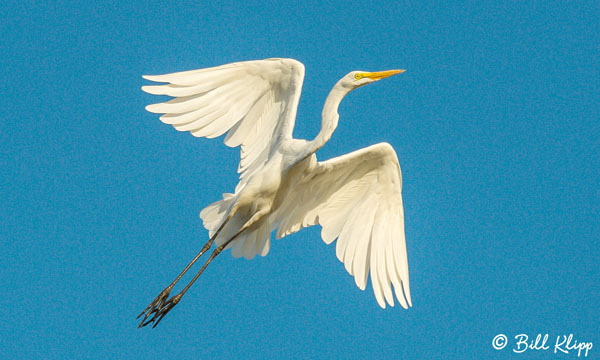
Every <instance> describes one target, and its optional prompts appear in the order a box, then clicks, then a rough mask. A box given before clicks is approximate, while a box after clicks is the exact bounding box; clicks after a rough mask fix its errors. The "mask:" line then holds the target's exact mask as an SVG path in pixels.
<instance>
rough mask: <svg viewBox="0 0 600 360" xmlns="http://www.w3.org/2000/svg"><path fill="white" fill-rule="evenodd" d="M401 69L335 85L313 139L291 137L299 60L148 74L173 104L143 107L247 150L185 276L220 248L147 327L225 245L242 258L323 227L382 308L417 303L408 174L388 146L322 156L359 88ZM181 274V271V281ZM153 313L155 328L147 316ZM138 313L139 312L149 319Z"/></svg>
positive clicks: (162, 303)
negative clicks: (405, 186) (410, 256)
mask: <svg viewBox="0 0 600 360" xmlns="http://www.w3.org/2000/svg"><path fill="white" fill-rule="evenodd" d="M401 72H403V70H390V71H383V72H363V71H353V72H350V73H349V74H347V75H346V76H344V77H343V78H342V79H341V80H340V81H338V83H337V84H336V85H335V86H334V87H333V89H332V90H331V92H330V94H329V96H328V97H327V99H326V101H325V105H324V108H323V114H322V117H323V122H322V128H321V131H320V132H319V134H318V135H317V137H316V138H315V139H314V140H311V141H307V140H299V139H293V138H292V131H293V128H294V121H295V118H296V110H297V107H298V102H299V98H300V92H301V89H302V83H303V79H304V66H303V65H302V64H301V63H300V62H298V61H296V60H292V59H267V60H259V61H247V62H238V63H232V64H227V65H223V66H218V67H214V68H208V69H201V70H193V71H185V72H179V73H173V74H167V75H158V76H144V78H145V79H147V80H151V81H156V82H164V83H168V84H166V85H152V86H144V87H142V89H143V90H144V91H146V92H148V93H150V94H155V95H169V96H172V97H174V99H172V100H170V101H167V102H165V103H159V104H153V105H149V106H147V107H146V109H147V110H148V111H150V112H154V113H161V114H164V115H162V116H161V117H160V119H161V121H163V122H164V123H166V124H170V125H172V126H173V127H174V128H175V129H177V130H179V131H189V132H190V133H191V134H192V135H194V136H197V137H206V138H214V137H218V136H221V135H223V134H227V135H226V137H225V140H224V141H225V144H226V145H228V146H230V147H237V146H240V147H241V153H240V158H241V159H240V164H239V168H238V172H239V173H240V181H239V183H238V185H237V186H236V188H235V191H234V193H226V194H223V199H222V200H220V201H217V202H215V203H214V204H211V205H209V206H207V207H206V208H205V209H204V210H202V212H201V213H200V217H201V218H202V220H203V224H204V226H205V227H206V228H207V229H208V231H209V235H210V237H211V239H210V240H209V242H208V243H207V244H206V246H205V248H203V250H202V251H201V252H200V254H198V256H197V257H196V258H195V259H194V260H193V261H192V263H190V265H188V267H187V268H186V269H185V270H184V272H183V273H185V272H186V271H187V270H188V269H189V267H190V266H191V265H192V264H193V263H194V262H195V261H196V260H197V259H198V258H199V257H200V256H201V255H202V254H203V253H204V252H205V251H206V250H208V248H210V246H212V243H213V241H214V242H215V243H216V245H217V248H216V249H215V251H214V252H213V254H212V255H211V257H210V259H209V260H208V261H207V262H206V264H205V265H204V267H203V268H202V269H201V270H200V272H199V273H198V274H197V275H196V277H195V278H194V279H193V280H192V281H191V282H190V284H188V286H187V287H186V288H185V289H184V290H183V291H182V292H181V293H180V294H178V295H176V296H174V297H173V298H171V299H170V300H168V301H167V298H168V296H169V293H170V291H171V290H172V288H173V286H174V284H175V283H176V282H177V281H178V280H179V278H180V277H181V275H180V276H179V277H178V278H177V279H176V280H175V281H174V282H173V283H172V284H171V285H170V286H169V287H167V289H165V290H164V291H163V292H161V294H160V295H159V296H158V297H157V298H156V300H155V301H154V302H153V303H152V304H150V306H149V307H148V308H146V310H145V311H144V312H143V313H142V314H144V313H146V316H145V318H144V320H143V321H142V323H141V324H140V325H141V326H143V325H146V324H148V323H150V322H153V321H155V325H154V326H156V324H158V322H159V321H160V320H161V319H162V317H164V315H165V314H166V313H167V312H168V311H169V310H170V309H171V308H172V307H173V306H174V305H175V304H177V302H178V301H179V299H180V298H181V296H182V295H183V293H185V291H187V289H188V288H189V286H191V284H192V283H193V282H194V281H195V280H196V278H197V277H198V276H199V275H200V273H201V272H202V271H203V270H204V268H205V267H206V265H208V263H210V261H211V260H212V259H213V258H214V256H216V255H218V254H219V253H220V251H221V250H222V249H223V248H230V249H231V253H232V255H233V256H235V257H241V256H244V257H245V258H247V259H252V258H253V257H254V256H255V255H256V254H260V255H262V256H265V255H266V254H267V253H268V252H269V248H270V234H271V232H273V231H274V230H276V237H277V238H281V237H284V236H286V235H288V234H291V233H294V232H296V231H298V230H300V229H302V228H303V227H307V226H311V225H316V224H319V225H321V226H322V231H321V237H322V238H323V241H325V242H326V243H327V244H330V243H332V242H333V241H334V240H336V239H337V244H336V255H337V258H338V259H339V260H340V261H342V262H343V263H344V265H345V267H346V270H347V271H348V272H349V273H350V274H352V275H353V276H354V278H355V281H356V285H357V286H358V287H359V288H360V289H363V290H364V289H365V287H366V283H367V278H368V276H369V274H370V275H371V283H372V286H373V291H374V293H375V297H376V299H377V303H378V304H379V305H380V306H381V307H383V308H385V306H386V302H387V303H388V304H390V305H392V306H393V305H394V295H393V293H392V288H393V290H394V292H395V295H396V298H397V300H398V301H399V303H400V304H401V305H402V306H403V307H404V308H407V307H408V306H411V298H410V289H409V279H408V262H407V256H406V244H405V238H404V216H403V206H402V195H401V188H402V175H401V172H400V166H399V164H398V159H397V157H396V153H395V152H394V149H393V148H392V147H391V146H390V145H389V144H387V143H382V144H377V145H373V146H369V147H367V148H364V149H361V150H358V151H354V152H352V153H349V154H346V155H343V156H340V157H337V158H334V159H331V160H327V161H323V162H319V161H317V158H316V156H315V152H316V151H317V150H318V149H320V148H321V147H322V146H323V145H324V144H325V143H326V142H327V141H328V140H329V138H330V137H331V135H332V133H333V131H334V130H335V128H336V127H337V123H338V119H339V115H338V113H337V108H338V106H339V104H340V102H341V100H342V98H343V97H344V96H345V95H346V94H347V93H348V92H350V91H352V90H353V89H356V88H358V87H360V86H363V85H366V84H368V83H371V82H374V81H377V80H380V79H382V78H385V77H388V76H391V75H395V74H398V73H401ZM183 273H182V275H183ZM152 313H155V315H154V317H153V318H151V319H150V320H149V321H148V322H145V320H146V318H147V317H148V316H149V315H150V314H152ZM142 314H141V315H142Z"/></svg>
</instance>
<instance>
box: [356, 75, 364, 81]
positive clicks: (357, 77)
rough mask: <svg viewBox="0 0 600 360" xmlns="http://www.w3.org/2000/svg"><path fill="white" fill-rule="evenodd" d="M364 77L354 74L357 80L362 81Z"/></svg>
mask: <svg viewBox="0 0 600 360" xmlns="http://www.w3.org/2000/svg"><path fill="white" fill-rule="evenodd" d="M362 77H363V76H362V74H354V78H355V79H356V80H360V79H362Z"/></svg>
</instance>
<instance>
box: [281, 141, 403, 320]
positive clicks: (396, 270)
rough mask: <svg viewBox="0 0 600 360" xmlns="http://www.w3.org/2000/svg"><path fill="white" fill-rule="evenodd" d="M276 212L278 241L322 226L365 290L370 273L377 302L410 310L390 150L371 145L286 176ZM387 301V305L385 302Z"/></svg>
mask: <svg viewBox="0 0 600 360" xmlns="http://www.w3.org/2000/svg"><path fill="white" fill-rule="evenodd" d="M289 181H290V183H289V186H288V187H287V192H286V194H285V195H284V196H282V198H283V199H284V200H283V203H282V204H281V206H280V208H279V210H278V211H277V213H276V214H275V216H276V217H275V219H274V220H275V221H276V222H278V223H279V228H278V230H277V238H281V237H283V236H285V235H287V234H290V233H293V232H296V231H298V230H300V229H301V228H303V227H306V226H311V225H315V224H317V223H318V224H320V225H321V226H322V227H323V229H322V231H321V237H322V238H323V241H325V242H326V243H327V244H330V243H332V242H333V241H334V240H335V239H336V238H337V239H338V240H337V245H336V255H337V258H338V259H339V260H340V261H342V262H343V263H344V265H345V267H346V270H347V271H348V272H349V273H350V274H351V275H354V278H355V281H356V285H357V286H358V287H359V288H360V289H362V290H364V289H365V286H366V282H367V277H368V275H369V272H370V273H371V283H372V285H373V292H374V293H375V297H376V298H377V302H378V304H379V305H380V306H381V307H382V308H385V301H387V302H388V303H389V304H390V305H391V306H394V298H393V295H392V286H391V285H393V287H394V290H395V293H396V298H397V299H398V301H399V302H400V304H401V305H402V306H403V307H404V308H407V307H408V306H407V302H408V305H409V306H412V304H411V299H410V289H409V280H408V262H407V257H406V243H405V238H404V212H403V207H402V195H401V189H402V175H401V172H400V165H399V164H398V158H397V157H396V153H395V152H394V149H393V148H392V147H391V146H390V145H389V144H386V143H382V144H377V145H373V146H370V147H367V148H364V149H361V150H358V151H355V152H352V153H350V154H346V155H343V156H340V157H337V158H334V159H331V160H328V161H325V162H319V163H316V161H315V160H313V161H312V164H311V165H308V166H307V167H304V168H299V169H297V170H296V172H295V173H291V174H290V180H289ZM384 299H385V301H384Z"/></svg>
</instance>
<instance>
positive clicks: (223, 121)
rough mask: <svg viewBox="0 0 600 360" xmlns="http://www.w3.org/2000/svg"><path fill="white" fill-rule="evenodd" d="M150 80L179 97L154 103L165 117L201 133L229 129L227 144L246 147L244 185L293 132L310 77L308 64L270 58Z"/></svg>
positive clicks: (156, 89)
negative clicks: (298, 108) (306, 65)
mask: <svg viewBox="0 0 600 360" xmlns="http://www.w3.org/2000/svg"><path fill="white" fill-rule="evenodd" d="M144 79H147V80H150V81H155V82H163V83H167V84H164V85H148V86H143V87H142V90H143V91H145V92H147V93H149V94H154V95H169V96H173V97H174V99H171V100H169V101H167V102H163V103H158V104H152V105H148V106H147V107H146V109H147V110H148V111H150V112H153V113H160V114H164V115H162V116H161V117H160V119H161V121H162V122H164V123H166V124H170V125H173V126H174V127H175V129H177V130H179V131H189V132H190V133H191V134H192V135H194V136H196V137H206V138H214V137H218V136H221V135H223V134H225V133H227V136H226V137H225V144H226V145H227V146H230V147H236V146H241V151H240V159H241V160H240V165H239V167H238V172H239V173H240V186H243V183H244V179H246V178H247V176H246V173H251V172H252V171H253V170H255V169H256V168H258V167H259V166H260V165H261V164H262V163H263V162H264V161H265V160H266V159H267V157H268V155H269V153H270V152H271V151H273V150H274V149H275V148H276V146H277V144H278V142H279V141H281V140H282V139H289V138H291V136H292V131H293V128H294V120H295V114H296V108H297V106H298V101H299V99H300V92H301V90H302V83H303V80H304V65H302V63H300V62H298V61H296V60H293V59H266V60H256V61H245V62H238V63H231V64H226V65H222V66H217V67H212V68H206V69H199V70H191V71H183V72H178V73H172V74H165V75H150V76H144Z"/></svg>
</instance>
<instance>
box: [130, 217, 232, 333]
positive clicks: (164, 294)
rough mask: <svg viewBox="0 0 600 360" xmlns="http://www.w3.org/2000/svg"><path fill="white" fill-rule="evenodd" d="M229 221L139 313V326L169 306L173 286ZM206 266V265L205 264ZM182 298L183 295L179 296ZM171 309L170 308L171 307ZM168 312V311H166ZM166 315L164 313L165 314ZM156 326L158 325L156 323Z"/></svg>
mask: <svg viewBox="0 0 600 360" xmlns="http://www.w3.org/2000/svg"><path fill="white" fill-rule="evenodd" d="M228 221H229V218H228V219H226V220H225V221H224V222H223V224H221V226H220V227H219V229H218V230H217V231H216V232H215V234H214V235H213V236H212V237H211V238H210V239H209V240H208V241H207V242H206V244H204V246H203V247H202V250H200V252H199V253H198V254H197V255H196V257H194V259H193V260H192V261H190V263H189V264H188V265H187V266H186V267H185V269H183V271H182V272H181V273H180V274H179V275H178V276H177V277H176V278H175V280H173V282H172V283H171V284H170V285H169V286H167V287H166V288H165V289H164V290H163V291H161V292H160V294H158V296H157V297H156V298H155V299H154V301H152V302H151V303H150V305H148V306H147V307H146V309H144V311H142V312H141V314H139V315H138V316H137V318H138V319H139V318H140V317H141V316H142V315H144V318H143V319H142V321H141V322H140V325H139V326H138V328H139V327H143V326H146V324H148V322H146V323H144V322H145V321H146V319H148V317H149V316H150V315H152V314H155V315H154V317H152V319H154V318H156V315H157V314H158V311H159V310H160V309H163V308H164V307H165V306H167V304H168V303H169V302H170V301H171V300H173V299H174V298H175V297H174V298H173V299H171V300H169V302H167V299H168V298H169V295H170V294H171V291H172V290H173V287H174V286H175V284H177V282H178V281H179V280H180V279H181V277H183V275H185V273H186V272H187V271H188V270H189V269H190V268H191V267H192V266H193V265H194V264H195V263H196V261H198V259H199V258H200V257H201V256H202V255H204V253H205V252H206V251H208V249H210V247H211V246H212V244H213V242H214V241H215V239H216V238H217V236H218V235H219V233H220V232H221V230H222V229H223V227H224V226H225V224H226V223H227V222H228ZM204 267H206V265H205V266H204ZM187 288H189V285H188V286H187V287H186V289H187ZM179 298H181V297H179ZM177 302H179V300H177ZM177 302H175V304H177ZM173 306H175V305H174V304H173V305H172V306H171V308H172V307H173ZM169 310H170V309H169ZM165 314H166V313H165ZM163 316H164V315H163ZM155 326H156V325H155Z"/></svg>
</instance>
